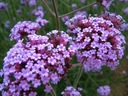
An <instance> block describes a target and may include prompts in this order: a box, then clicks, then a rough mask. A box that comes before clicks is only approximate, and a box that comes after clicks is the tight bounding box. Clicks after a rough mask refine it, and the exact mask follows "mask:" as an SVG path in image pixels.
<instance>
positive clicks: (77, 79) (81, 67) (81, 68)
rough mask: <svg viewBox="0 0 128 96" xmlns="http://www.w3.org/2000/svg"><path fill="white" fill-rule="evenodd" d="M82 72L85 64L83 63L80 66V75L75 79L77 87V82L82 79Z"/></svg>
mask: <svg viewBox="0 0 128 96" xmlns="http://www.w3.org/2000/svg"><path fill="white" fill-rule="evenodd" d="M82 73H83V65H82V64H81V66H80V68H79V72H78V75H77V77H76V79H75V81H74V87H75V88H76V87H77V84H78V82H79V80H80V77H81V75H82Z"/></svg>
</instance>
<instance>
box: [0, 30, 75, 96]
mask: <svg viewBox="0 0 128 96" xmlns="http://www.w3.org/2000/svg"><path fill="white" fill-rule="evenodd" d="M27 37H28V41H27V42H26V44H24V43H23V40H19V41H18V42H17V43H16V44H15V45H14V46H13V48H11V49H10V50H9V51H8V52H7V56H6V57H5V58H4V65H3V70H2V71H1V75H3V76H4V79H3V83H2V84H1V85H0V86H1V87H0V90H1V91H2V96H20V95H24V96H36V95H37V93H36V92H34V89H35V88H37V87H39V86H41V85H44V86H45V90H44V91H45V92H50V91H51V89H52V87H51V85H50V83H52V84H58V82H59V81H60V80H61V78H63V77H64V75H65V74H66V73H67V72H68V69H69V68H70V67H71V65H70V64H69V61H70V60H71V59H72V56H73V55H74V53H75V48H74V47H73V45H70V46H69V47H68V46H67V45H68V43H69V42H70V40H71V39H72V38H71V37H69V35H67V34H66V33H65V32H63V31H60V32H58V31H57V30H53V31H52V32H49V33H48V34H47V36H41V35H36V34H32V35H28V36H27ZM4 90H6V91H4ZM19 94H20V95H19Z"/></svg>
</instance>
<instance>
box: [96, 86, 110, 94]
mask: <svg viewBox="0 0 128 96" xmlns="http://www.w3.org/2000/svg"><path fill="white" fill-rule="evenodd" d="M110 91H111V89H110V87H109V86H108V85H105V86H100V87H99V88H98V89H97V93H98V94H99V95H100V96H109V94H110Z"/></svg>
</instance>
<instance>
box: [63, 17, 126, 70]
mask: <svg viewBox="0 0 128 96" xmlns="http://www.w3.org/2000/svg"><path fill="white" fill-rule="evenodd" d="M65 24H66V25H67V26H68V28H69V29H68V32H69V33H71V34H73V35H74V45H75V46H76V47H77V48H78V52H77V53H76V54H77V58H78V61H79V62H80V63H82V64H83V65H84V69H85V71H99V70H100V69H101V67H102V66H104V65H107V66H109V67H110V68H111V69H112V70H114V69H115V68H116V67H117V66H118V64H119V59H121V58H122V56H123V54H124V53H123V51H124V44H125V38H124V36H123V35H122V34H121V32H120V29H119V28H118V27H119V26H115V23H113V22H112V21H111V20H109V19H108V20H106V19H104V18H103V17H91V16H90V17H86V16H81V15H77V16H75V17H73V18H72V19H70V20H69V21H67V22H66V23H65Z"/></svg>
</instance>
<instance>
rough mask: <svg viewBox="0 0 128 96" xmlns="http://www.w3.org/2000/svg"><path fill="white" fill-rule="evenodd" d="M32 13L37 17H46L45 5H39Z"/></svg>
mask: <svg viewBox="0 0 128 96" xmlns="http://www.w3.org/2000/svg"><path fill="white" fill-rule="evenodd" d="M32 14H33V15H35V16H36V18H43V17H44V12H43V7H42V6H39V7H37V8H36V9H34V10H33V11H32Z"/></svg>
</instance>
